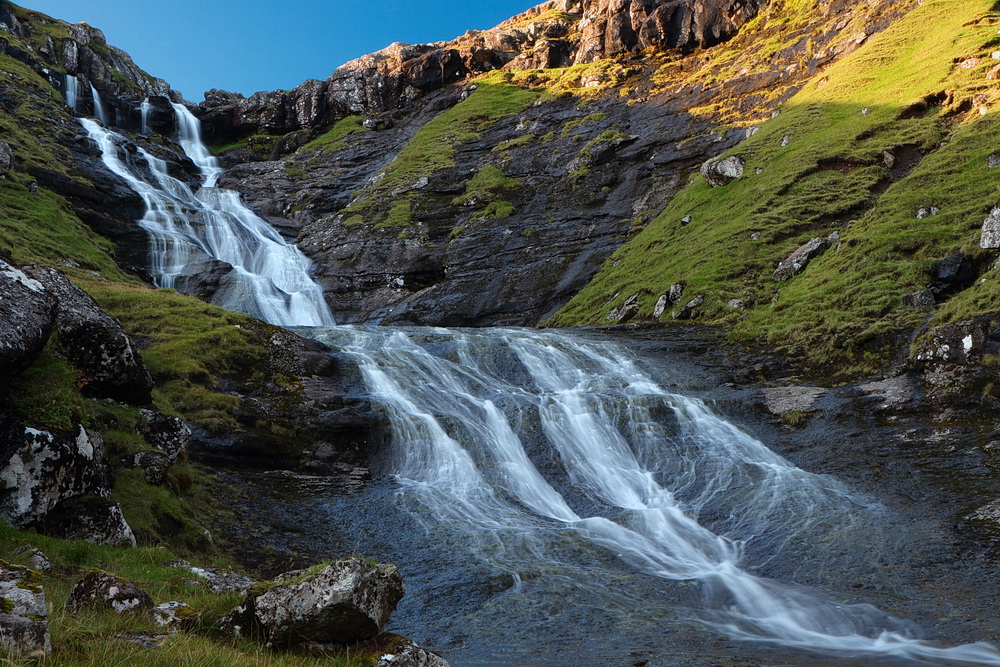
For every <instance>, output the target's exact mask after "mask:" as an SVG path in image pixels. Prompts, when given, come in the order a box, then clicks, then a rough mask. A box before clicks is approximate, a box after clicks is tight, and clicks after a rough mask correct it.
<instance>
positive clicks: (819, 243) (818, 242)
mask: <svg viewBox="0 0 1000 667" xmlns="http://www.w3.org/2000/svg"><path fill="white" fill-rule="evenodd" d="M829 247H830V241H829V239H826V238H815V239H812V240H810V241H809V242H808V243H804V244H803V245H801V246H799V247H798V248H796V249H795V252H793V253H792V254H791V255H789V256H788V257H786V258H785V259H784V260H782V261H781V263H779V264H778V268H777V269H775V271H774V275H772V276H771V277H772V278H773V279H774V280H775V281H777V282H781V281H784V280H788V279H789V278H791V277H792V276H795V275H797V274H799V273H802V271H803V270H804V269H805V268H806V267H807V266H808V265H809V262H811V261H812V260H814V259H816V258H817V257H819V256H820V255H822V254H823V253H824V252H826V251H827V249H828V248H829Z"/></svg>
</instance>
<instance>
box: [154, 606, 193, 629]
mask: <svg viewBox="0 0 1000 667" xmlns="http://www.w3.org/2000/svg"><path fill="white" fill-rule="evenodd" d="M150 614H152V616H153V620H154V621H155V622H156V624H157V625H159V626H161V627H164V628H169V629H178V630H193V629H195V628H196V627H197V626H198V621H199V620H201V614H199V613H198V612H197V611H195V610H194V609H193V608H192V607H191V606H190V605H188V604H185V603H184V602H164V603H163V604H158V605H156V606H155V607H153V609H152V610H151V611H150Z"/></svg>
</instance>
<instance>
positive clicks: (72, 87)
mask: <svg viewBox="0 0 1000 667" xmlns="http://www.w3.org/2000/svg"><path fill="white" fill-rule="evenodd" d="M64 89H65V91H66V93H65V95H64V96H63V97H64V98H65V99H66V106H68V107H69V108H70V109H72V110H73V111H76V110H77V109H76V105H77V103H78V102H79V100H80V80H79V79H77V78H76V77H75V76H73V75H71V74H67V75H66V78H65V83H64Z"/></svg>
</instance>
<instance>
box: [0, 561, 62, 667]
mask: <svg viewBox="0 0 1000 667" xmlns="http://www.w3.org/2000/svg"><path fill="white" fill-rule="evenodd" d="M0 645H2V646H3V647H4V649H5V652H6V651H10V653H11V654H12V655H7V656H6V657H13V658H15V659H17V658H19V657H25V658H28V659H31V660H39V659H44V658H45V657H47V656H48V654H49V652H51V650H52V643H51V640H50V638H49V623H48V608H47V607H46V604H45V591H44V590H43V588H42V583H41V577H40V576H39V575H38V573H37V572H35V571H33V570H29V569H28V568H26V567H22V566H20V565H11V564H10V563H8V562H7V561H3V560H0ZM12 664H13V663H12Z"/></svg>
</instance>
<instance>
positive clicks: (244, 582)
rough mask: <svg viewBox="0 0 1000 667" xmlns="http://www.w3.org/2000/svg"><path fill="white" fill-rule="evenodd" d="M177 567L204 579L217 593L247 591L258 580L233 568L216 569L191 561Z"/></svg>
mask: <svg viewBox="0 0 1000 667" xmlns="http://www.w3.org/2000/svg"><path fill="white" fill-rule="evenodd" d="M175 567H183V568H186V569H188V570H191V572H192V573H193V574H194V575H195V576H196V577H198V578H199V579H202V580H203V581H204V582H205V583H206V584H208V587H209V589H211V591H212V592H213V593H215V594H216V595H221V594H223V593H246V592H247V591H248V590H250V589H251V588H252V587H253V585H254V584H256V583H257V582H256V581H254V580H253V579H251V578H250V577H248V576H246V575H245V574H240V573H239V572H233V571H232V570H216V569H214V568H210V567H205V568H202V567H192V566H191V564H190V563H187V562H184V561H180V562H179V563H176V564H175Z"/></svg>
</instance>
